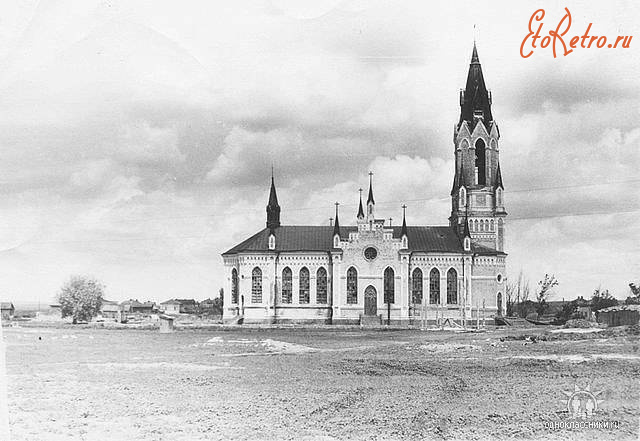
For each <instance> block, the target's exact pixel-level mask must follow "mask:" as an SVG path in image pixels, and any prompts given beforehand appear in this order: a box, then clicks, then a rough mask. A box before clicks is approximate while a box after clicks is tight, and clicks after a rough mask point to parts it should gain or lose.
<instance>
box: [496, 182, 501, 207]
mask: <svg viewBox="0 0 640 441" xmlns="http://www.w3.org/2000/svg"><path fill="white" fill-rule="evenodd" d="M496 205H497V206H498V207H501V206H502V189H501V188H500V187H498V189H497V190H496Z"/></svg>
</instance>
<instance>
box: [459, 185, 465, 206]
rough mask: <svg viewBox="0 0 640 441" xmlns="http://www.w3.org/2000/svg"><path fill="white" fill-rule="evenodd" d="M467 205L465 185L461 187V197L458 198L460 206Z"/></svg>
mask: <svg viewBox="0 0 640 441" xmlns="http://www.w3.org/2000/svg"><path fill="white" fill-rule="evenodd" d="M466 205H467V190H465V188H464V187H460V199H459V200H458V206H459V207H464V206H466Z"/></svg>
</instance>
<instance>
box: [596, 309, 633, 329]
mask: <svg viewBox="0 0 640 441" xmlns="http://www.w3.org/2000/svg"><path fill="white" fill-rule="evenodd" d="M596 319H597V320H598V323H603V324H606V325H607V326H624V325H637V324H638V323H640V305H618V306H610V307H608V308H604V309H601V310H600V311H597V312H596Z"/></svg>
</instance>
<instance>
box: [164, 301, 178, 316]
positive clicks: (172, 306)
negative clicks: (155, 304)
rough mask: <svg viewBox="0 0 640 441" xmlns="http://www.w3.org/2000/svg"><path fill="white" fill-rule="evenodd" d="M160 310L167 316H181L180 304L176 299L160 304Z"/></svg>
mask: <svg viewBox="0 0 640 441" xmlns="http://www.w3.org/2000/svg"><path fill="white" fill-rule="evenodd" d="M160 310H161V311H163V312H164V313H165V314H179V313H180V302H179V301H177V300H176V299H170V300H167V301H165V302H162V303H160Z"/></svg>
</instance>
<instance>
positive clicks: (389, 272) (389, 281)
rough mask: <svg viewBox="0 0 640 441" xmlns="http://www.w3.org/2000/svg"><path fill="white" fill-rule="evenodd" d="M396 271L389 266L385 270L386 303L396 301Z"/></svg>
mask: <svg viewBox="0 0 640 441" xmlns="http://www.w3.org/2000/svg"><path fill="white" fill-rule="evenodd" d="M394 285H395V273H394V271H393V268H391V267H387V269H386V270H384V302H385V303H394V297H395V296H394V294H395V289H394V288H395V287H394Z"/></svg>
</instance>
